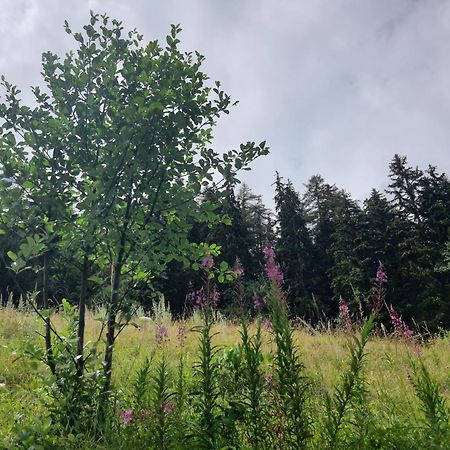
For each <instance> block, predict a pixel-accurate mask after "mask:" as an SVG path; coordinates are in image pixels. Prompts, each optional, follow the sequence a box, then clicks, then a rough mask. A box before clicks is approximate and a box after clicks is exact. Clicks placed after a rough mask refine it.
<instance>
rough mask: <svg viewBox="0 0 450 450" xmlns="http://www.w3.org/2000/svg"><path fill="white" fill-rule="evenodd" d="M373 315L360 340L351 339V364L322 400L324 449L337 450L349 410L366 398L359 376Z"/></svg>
mask: <svg viewBox="0 0 450 450" xmlns="http://www.w3.org/2000/svg"><path fill="white" fill-rule="evenodd" d="M374 320H375V316H371V317H370V318H369V319H368V320H367V321H366V322H365V324H364V327H363V330H362V333H361V337H360V338H357V337H356V336H353V342H352V343H351V344H350V345H349V350H350V365H349V367H348V369H347V370H346V371H345V372H344V373H343V374H342V376H341V382H340V384H339V385H338V386H337V387H336V388H335V391H334V393H333V395H329V394H327V395H326V397H325V402H326V403H325V407H326V415H325V420H324V426H323V441H324V442H323V447H324V448H329V449H335V448H338V447H339V446H340V445H341V444H342V443H341V442H340V432H341V430H342V429H343V427H344V426H345V425H346V424H348V423H349V422H350V420H349V419H350V418H349V416H350V411H351V409H352V407H353V406H354V405H355V403H359V404H361V403H362V400H363V398H364V395H365V381H364V376H363V373H362V369H363V363H364V357H365V356H366V353H365V347H366V344H367V342H368V340H369V336H370V333H371V331H372V328H373V325H374Z"/></svg>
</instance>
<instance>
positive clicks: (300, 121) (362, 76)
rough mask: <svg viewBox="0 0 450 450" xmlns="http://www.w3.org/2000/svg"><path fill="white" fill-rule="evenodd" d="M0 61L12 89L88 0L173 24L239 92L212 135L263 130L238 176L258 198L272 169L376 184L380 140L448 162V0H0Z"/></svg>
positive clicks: (252, 136)
mask: <svg viewBox="0 0 450 450" xmlns="http://www.w3.org/2000/svg"><path fill="white" fill-rule="evenodd" d="M0 5H1V8H0V73H1V74H5V75H6V76H7V78H8V79H9V80H10V81H12V82H14V83H15V84H17V85H18V86H19V87H20V88H21V89H22V91H23V98H24V99H27V98H30V96H29V89H28V87H29V86H30V85H36V84H39V83H40V58H41V53H42V52H44V51H47V50H52V51H54V52H56V53H58V54H61V55H62V54H64V53H65V52H66V51H67V50H69V49H72V48H74V43H73V41H72V40H71V38H70V37H69V36H67V35H66V34H65V33H64V31H63V27H62V25H63V22H64V19H67V20H68V21H69V23H70V24H71V28H72V30H74V31H75V30H77V29H79V28H80V27H81V26H82V25H84V24H85V23H87V21H88V18H89V10H90V9H92V10H94V11H95V12H99V13H103V12H107V13H108V14H109V15H110V16H111V17H113V18H117V19H120V20H122V21H123V22H124V26H125V27H126V28H135V27H136V28H137V29H138V31H140V32H141V33H142V34H143V35H144V38H145V39H147V40H153V39H155V38H157V39H164V36H165V35H166V34H167V32H168V31H169V29H170V24H171V23H180V24H181V26H182V28H183V32H182V35H181V41H182V46H183V48H184V49H185V50H198V51H200V52H201V53H203V54H204V55H205V56H206V63H205V71H206V72H207V73H208V74H209V75H210V77H211V78H212V79H217V80H220V81H221V82H222V84H223V88H224V90H226V91H227V92H228V93H229V94H231V95H232V97H233V98H234V99H236V100H239V105H238V106H237V107H235V108H234V109H232V111H231V114H230V115H229V116H227V117H224V118H223V119H222V121H221V122H220V123H219V124H218V127H217V130H216V133H215V136H216V138H215V148H216V149H217V150H219V151H220V150H226V149H228V148H236V147H237V146H238V145H239V144H240V143H241V142H246V141H248V140H255V141H258V142H260V141H262V140H266V141H267V143H268V145H269V146H270V147H271V154H270V155H269V156H267V157H264V158H262V159H261V160H259V161H258V162H256V163H254V164H253V166H252V167H253V171H252V172H248V173H245V175H244V177H243V178H244V180H245V181H246V182H247V183H248V184H249V185H250V186H251V187H252V188H253V190H254V191H255V192H257V193H260V194H263V196H264V200H265V201H266V202H267V204H268V205H272V197H273V187H272V186H271V184H272V182H273V179H274V172H275V170H278V171H279V172H280V173H281V175H282V176H283V177H285V178H290V179H291V180H292V181H293V182H294V185H295V186H296V188H297V189H298V190H300V191H302V190H303V184H304V183H306V181H307V180H308V178H309V177H310V176H311V175H313V174H317V173H320V174H321V175H322V176H323V177H324V178H325V179H326V180H327V181H328V182H330V183H336V184H337V185H338V186H339V187H342V188H344V189H346V190H347V191H349V192H350V193H351V194H352V195H353V196H354V197H355V198H357V199H364V198H365V197H366V196H367V195H368V194H369V193H370V190H371V189H372V188H373V187H375V188H379V189H383V188H384V187H385V186H386V184H387V173H388V164H389V161H390V160H391V159H392V157H393V155H394V153H400V154H404V155H407V156H408V159H409V162H410V163H411V164H412V165H419V166H421V167H426V166H427V165H428V164H429V163H431V164H433V165H437V166H438V168H439V169H440V170H441V171H445V172H447V173H448V172H449V171H450V146H449V144H450V120H449V119H450V2H449V1H446V0H416V1H413V0H178V1H175V0H160V1H156V0H129V1H124V0H64V1H62V0H0Z"/></svg>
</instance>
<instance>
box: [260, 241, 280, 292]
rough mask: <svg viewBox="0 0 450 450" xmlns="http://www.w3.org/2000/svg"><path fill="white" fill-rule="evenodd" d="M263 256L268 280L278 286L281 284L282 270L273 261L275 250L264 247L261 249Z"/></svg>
mask: <svg viewBox="0 0 450 450" xmlns="http://www.w3.org/2000/svg"><path fill="white" fill-rule="evenodd" d="M263 253H264V258H265V260H266V268H265V270H266V274H267V278H268V279H269V281H271V282H272V283H275V284H277V285H278V286H280V285H281V284H283V278H284V277H283V272H282V271H281V268H280V266H279V265H278V264H277V263H276V261H275V251H274V250H273V248H272V247H269V246H267V247H265V248H264V250H263Z"/></svg>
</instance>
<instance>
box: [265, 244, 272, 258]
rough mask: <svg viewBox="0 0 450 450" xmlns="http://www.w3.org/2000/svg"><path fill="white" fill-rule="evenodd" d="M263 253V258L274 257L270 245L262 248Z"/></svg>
mask: <svg viewBox="0 0 450 450" xmlns="http://www.w3.org/2000/svg"><path fill="white" fill-rule="evenodd" d="M263 253H264V258H265V259H275V251H274V249H273V248H272V247H269V246H268V245H267V246H266V247H264V248H263Z"/></svg>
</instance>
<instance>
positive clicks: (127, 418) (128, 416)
mask: <svg viewBox="0 0 450 450" xmlns="http://www.w3.org/2000/svg"><path fill="white" fill-rule="evenodd" d="M132 419H133V410H132V409H127V410H125V411H124V412H123V413H122V421H123V423H124V424H125V425H129V424H130V423H131V421H132Z"/></svg>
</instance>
